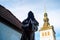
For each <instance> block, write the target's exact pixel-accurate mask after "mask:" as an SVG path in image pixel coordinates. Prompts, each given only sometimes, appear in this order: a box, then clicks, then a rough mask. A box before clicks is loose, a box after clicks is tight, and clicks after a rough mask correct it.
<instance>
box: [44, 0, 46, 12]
mask: <svg viewBox="0 0 60 40" xmlns="http://www.w3.org/2000/svg"><path fill="white" fill-rule="evenodd" d="M44 13H46V0H44Z"/></svg>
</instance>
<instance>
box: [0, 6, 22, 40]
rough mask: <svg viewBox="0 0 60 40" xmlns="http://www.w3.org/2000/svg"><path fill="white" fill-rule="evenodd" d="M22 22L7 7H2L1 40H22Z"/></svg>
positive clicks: (0, 12) (0, 14)
mask: <svg viewBox="0 0 60 40" xmlns="http://www.w3.org/2000/svg"><path fill="white" fill-rule="evenodd" d="M21 26H22V24H21V22H20V21H19V20H18V19H17V18H16V17H15V16H14V15H13V14H12V13H11V12H10V11H9V10H8V9H6V8H5V7H3V6H1V5H0V40H20V39H21V36H22V32H23V29H22V27H21Z"/></svg>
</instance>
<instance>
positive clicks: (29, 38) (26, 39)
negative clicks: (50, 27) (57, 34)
mask: <svg viewBox="0 0 60 40" xmlns="http://www.w3.org/2000/svg"><path fill="white" fill-rule="evenodd" d="M22 24H23V26H22V28H23V30H24V31H23V33H22V37H21V40H35V39H34V38H35V32H36V31H37V30H38V27H37V26H38V25H39V23H38V22H37V21H36V19H35V18H34V15H33V13H32V11H30V12H29V13H28V17H27V19H25V20H24V21H23V22H22Z"/></svg>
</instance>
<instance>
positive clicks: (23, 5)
mask: <svg viewBox="0 0 60 40" xmlns="http://www.w3.org/2000/svg"><path fill="white" fill-rule="evenodd" d="M44 1H45V2H46V11H47V13H48V18H49V22H50V24H51V25H53V26H54V30H55V32H56V39H57V40H60V32H59V30H60V22H59V21H60V0H0V4H1V5H3V6H4V7H6V8H7V9H9V10H10V11H11V12H12V13H13V14H14V15H15V16H16V17H17V18H18V19H19V20H20V21H21V22H22V21H23V20H24V19H26V18H27V15H28V12H29V11H30V10H31V11H32V12H33V13H34V15H35V18H36V20H37V21H38V22H39V27H38V28H39V29H40V28H41V27H42V26H43V15H44ZM35 38H36V40H39V39H40V37H39V31H37V32H36V37H35Z"/></svg>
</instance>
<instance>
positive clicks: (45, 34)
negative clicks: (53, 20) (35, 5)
mask: <svg viewBox="0 0 60 40" xmlns="http://www.w3.org/2000/svg"><path fill="white" fill-rule="evenodd" d="M43 20H44V24H43V27H41V29H40V40H56V38H55V31H54V27H53V26H50V23H49V18H48V15H47V13H46V11H45V13H44V19H43Z"/></svg>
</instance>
